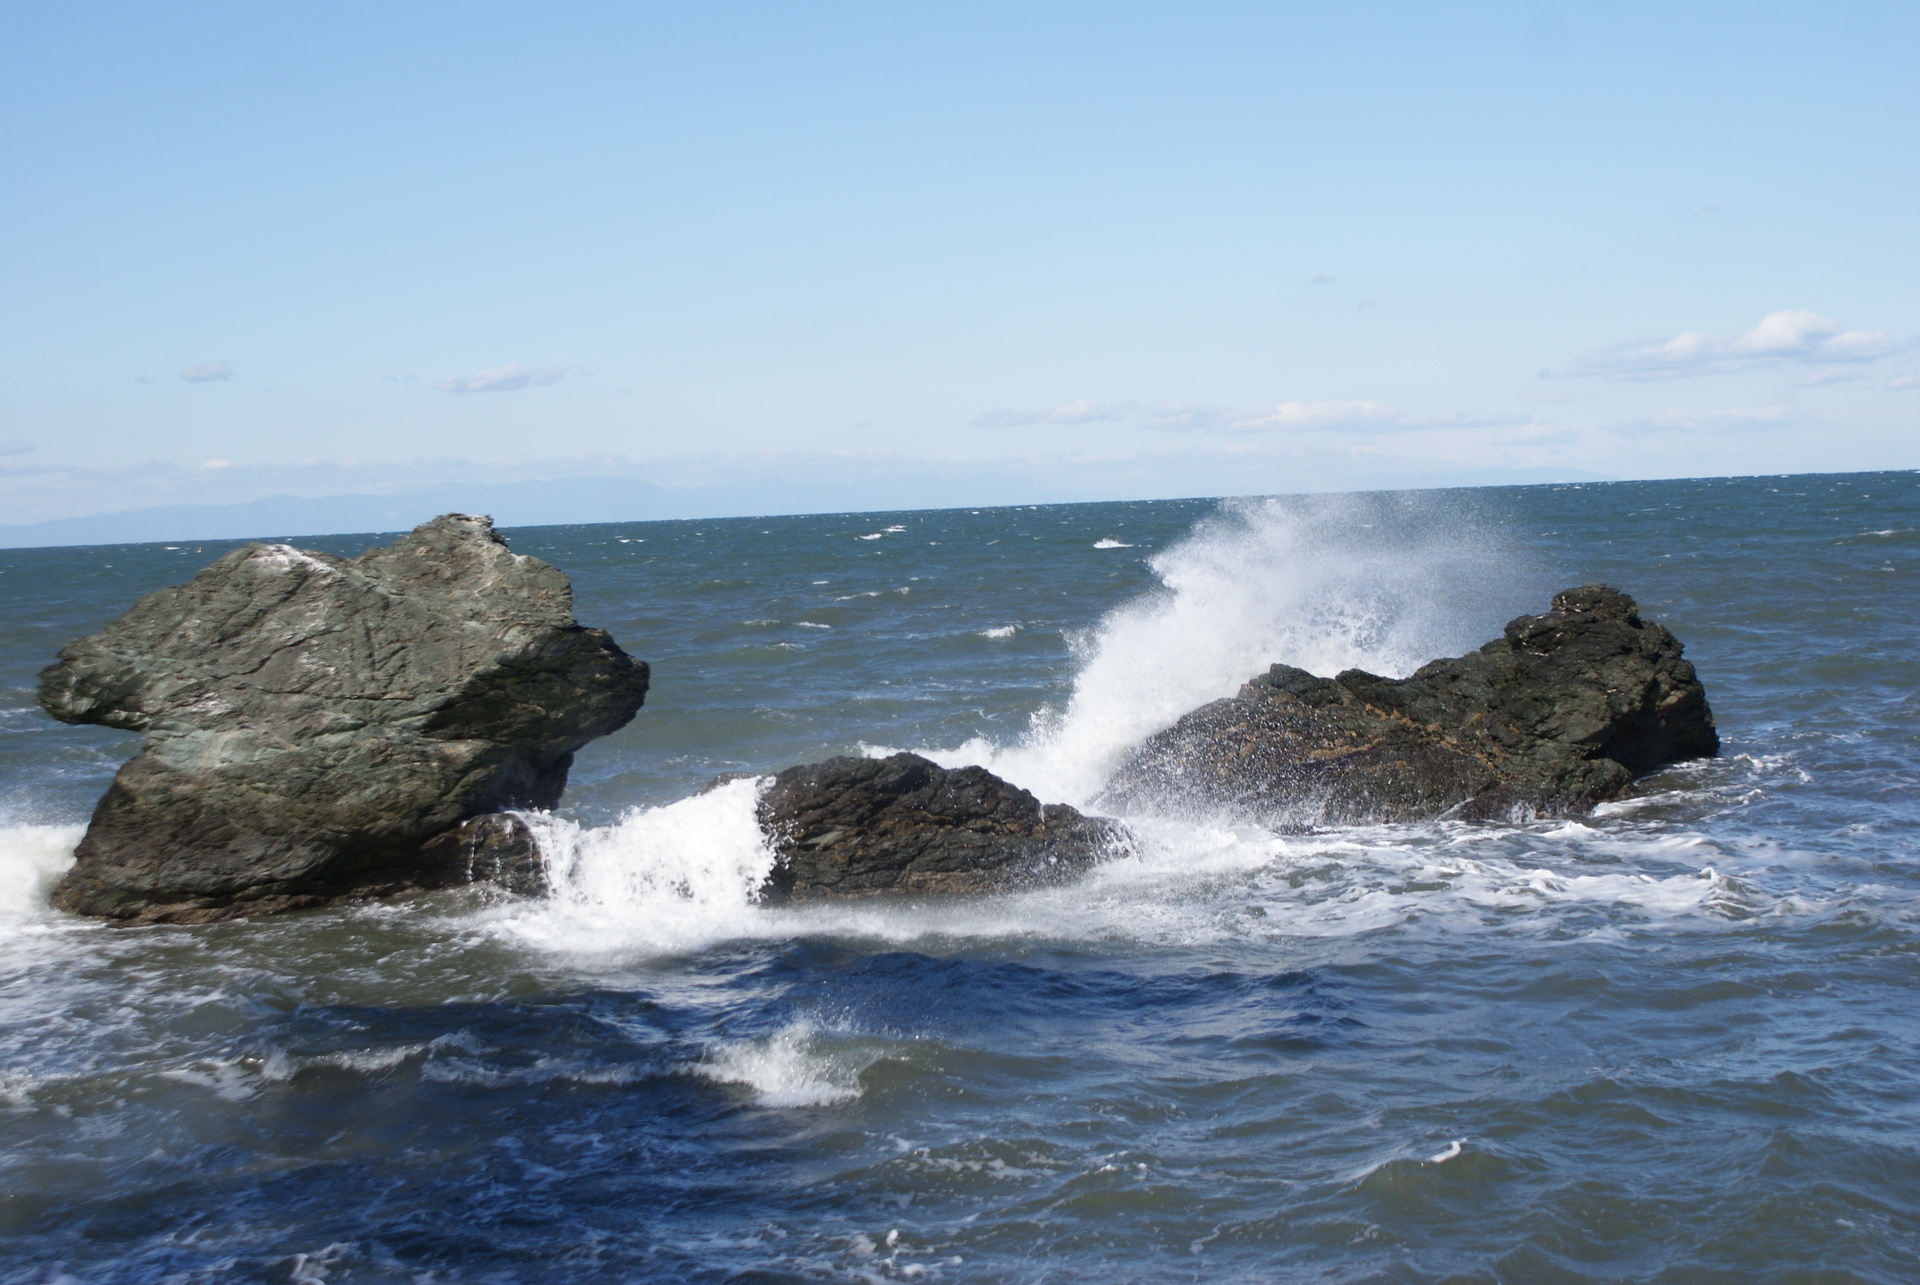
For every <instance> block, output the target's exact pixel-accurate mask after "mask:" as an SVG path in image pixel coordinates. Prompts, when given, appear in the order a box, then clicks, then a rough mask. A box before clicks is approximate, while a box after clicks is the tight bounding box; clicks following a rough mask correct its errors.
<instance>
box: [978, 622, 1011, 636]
mask: <svg viewBox="0 0 1920 1285" xmlns="http://www.w3.org/2000/svg"><path fill="white" fill-rule="evenodd" d="M979 632H980V636H981V637H982V638H1011V637H1013V636H1014V635H1015V634H1017V633H1019V632H1020V626H1019V625H995V626H994V627H993V628H991V629H982V630H980V631H979Z"/></svg>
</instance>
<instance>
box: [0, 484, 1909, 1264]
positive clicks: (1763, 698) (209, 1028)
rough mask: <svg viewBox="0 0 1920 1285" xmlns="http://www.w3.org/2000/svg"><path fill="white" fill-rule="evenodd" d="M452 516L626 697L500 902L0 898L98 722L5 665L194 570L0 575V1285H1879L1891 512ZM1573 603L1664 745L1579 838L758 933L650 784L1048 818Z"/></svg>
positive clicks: (1376, 849)
mask: <svg viewBox="0 0 1920 1285" xmlns="http://www.w3.org/2000/svg"><path fill="white" fill-rule="evenodd" d="M510 534H511V536H512V539H513V543H514V547H515V549H516V550H518V551H520V552H524V553H534V554H538V555H540V556H542V557H545V558H548V559H550V560H552V561H554V562H555V563H557V564H558V565H560V566H561V567H562V568H564V569H565V570H566V571H568V572H569V573H570V574H571V575H572V576H573V578H574V583H575V591H576V605H577V610H578V614H579V615H580V617H581V618H582V619H583V620H585V621H587V622H588V623H591V624H596V625H602V626H605V627H607V628H609V629H611V630H612V632H613V633H614V635H615V636H616V637H617V638H618V639H619V640H620V641H621V642H622V643H623V644H624V645H626V646H627V647H628V648H629V649H630V650H632V651H633V652H635V653H636V654H638V655H641V656H643V657H645V658H647V659H648V660H649V661H651V662H653V664H654V676H655V688H654V693H653V695H652V696H650V698H649V702H648V706H647V708H646V710H645V711H644V712H643V713H642V715H641V716H640V718H639V719H638V720H636V722H635V723H634V724H633V725H632V726H631V727H629V728H627V729H626V730H624V731H623V732H621V733H619V734H618V735H616V736H614V737H610V738H608V739H607V740H606V741H604V742H601V743H598V744H596V745H595V746H594V747H591V748H590V749H589V750H588V751H586V752H585V753H584V754H582V756H581V759H580V765H579V768H578V770H577V772H576V776H575V785H574V787H573V789H572V790H571V791H570V793H569V796H568V800H567V804H566V806H565V808H564V809H563V810H562V813H561V815H560V816H559V817H556V818H555V819H554V820H553V821H552V822H551V823H549V824H548V825H547V826H546V841H547V846H548V855H549V859H550V861H551V863H552V867H553V870H554V872H555V874H556V876H557V877H558V880H559V884H560V887H559V889H558V891H557V892H556V893H555V895H554V896H553V897H552V898H550V899H547V900H544V901H537V902H536V901H523V900H515V899H512V898H506V897H501V896H497V895H492V894H488V893H485V892H482V891H479V890H471V889H470V890H462V891H459V892H455V893H449V894H442V895H437V896H434V897H429V898H423V899H419V900H415V901H411V902H406V903H399V904H393V905H380V906H366V907H359V908H352V909H341V910H331V911H324V912H316V913H309V914H303V915H293V916H285V917H281V918H277V919H268V920H262V921H260V922H255V923H242V922H236V923H226V924H213V925H205V926H199V927H162V928H147V929H132V930H114V929H107V928H103V927H100V926H98V925H95V924H92V923H88V922H83V921H79V920H74V919H71V918H68V917H65V916H61V915H57V914H55V913H53V912H52V911H50V910H48V909H47V908H46V905H45V891H46V888H47V887H48V886H49V884H50V881H51V880H52V879H53V878H55V877H57V875H58V872H59V870H60V869H61V868H62V867H63V865H64V862H65V860H66V854H67V853H68V852H69V851H70V849H71V845H72V843H73V842H74V840H75V838H76V837H77V835H78V829H77V826H78V825H79V823H81V822H82V821H83V820H84V817H85V814H86V811H87V809H88V808H89V807H90V806H91V803H92V801H93V799H94V798H96V797H97V796H98V793H99V792H100V790H101V789H102V788H103V787H104V785H105V782H106V780H107V778H108V777H109V776H110V775H111V773H112V771H113V769H114V767H115V766H116V765H117V763H118V761H119V760H120V759H121V758H122V757H124V756H125V755H126V754H128V753H130V752H131V751H132V749H133V748H134V741H133V738H131V737H127V736H124V735H121V734H117V733H111V732H106V731H102V730H99V729H76V728H66V727H61V726H59V725H57V724H54V723H53V722H51V720H48V719H46V718H45V717H44V716H43V715H40V714H39V713H38V712H37V711H36V710H34V709H33V707H32V702H31V693H30V687H31V682H32V675H33V673H34V671H35V670H36V669H37V668H38V667H39V666H41V665H42V664H44V663H46V662H47V661H48V660H49V659H50V658H51V655H52V653H53V651H54V650H56V649H57V647H58V646H59V645H60V643H62V642H64V641H65V640H66V639H67V638H70V637H73V636H75V635H78V634H81V633H84V632H87V631H90V630H92V629H95V628H98V627H99V626H100V625H102V624H104V623H105V622H106V621H107V620H108V619H110V618H111V617H112V616H114V615H115V614H117V613H118V612H119V611H120V610H123V609H124V608H125V607H126V606H127V605H129V604H130V603H131V602H132V600H133V599H134V598H135V597H137V596H138V595H139V594H140V593H142V592H144V591H146V590H148V589H151V588H153V587H156V586H158V585H160V584H164V583H169V582H175V581H178V580H181V579H184V578H186V576H188V575H189V574H191V572H192V571H193V570H195V569H197V568H198V567H199V566H201V565H204V564H205V563H206V562H208V561H211V560H212V559H213V558H214V557H215V556H217V554H219V553H220V552H223V551H224V550H225V549H226V548H227V547H230V546H228V545H221V544H208V543H202V544H200V545H197V546H195V545H189V546H184V547H177V548H167V547H164V546H158V545H146V546H137V547H115V548H90V549H69V550H33V551H14V552H6V553H0V600H3V601H4V603H5V605H6V608H7V610H6V611H5V612H4V613H0V810H3V812H4V815H3V817H0V820H3V821H4V827H3V828H0V1059H3V1061H0V1140H3V1143H4V1146H3V1148H0V1150H3V1152H4V1154H3V1156H0V1281H7V1282H14V1281H19V1282H27V1281H32V1282H43V1281H44V1282H53V1281H87V1282H94V1281H99V1282H108V1281H162V1280H165V1281H182V1282H186V1281H196V1282H197V1281H208V1282H212V1281H221V1282H225V1281H304V1282H313V1281H321V1280H325V1281H329V1282H340V1281H407V1282H428V1281H433V1282H451V1281H462V1282H464V1281H580V1280H592V1281H599V1280H606V1281H644V1280H674V1281H742V1282H746V1281H753V1282H776V1281H814V1280H828V1281H839V1280H908V1279H917V1280H923V1281H930V1280H946V1281H994V1282H997V1281H1034V1282H1038V1281H1058V1282H1079V1281H1085V1282H1131V1281H1166V1280H1194V1281H1209V1282H1213V1281H1243V1280H1244V1281H1270V1280H1309V1279H1310V1280H1315V1281H1322V1280H1328V1281H1381V1282H1402V1281H1404V1282H1415V1281H1419V1282H1425V1281H1453V1282H1469V1281H1472V1282H1496V1281H1498V1282H1535V1281H1545V1282H1560V1281H1566V1282H1575V1281H1673V1282H1696V1281H1706V1282H1718V1281H1726V1282H1735V1281H1739V1282H1746V1281H1781V1282H1786V1281H1805V1282H1813V1281H1820V1282H1828V1281H1908V1280H1912V1279H1915V1278H1916V1276H1920V1272H1917V1271H1916V1267H1915V1264H1916V1262H1917V1261H1920V1071H1916V1066H1920V1061H1917V1059H1916V1054H1917V1053H1920V1048H1917V1047H1916V1045H1920V1005H1917V1004H1916V1002H1915V996H1916V994H1917V993H1920V991H1917V990H1916V987H1917V986H1920V861H1917V860H1916V859H1917V858H1920V851H1917V850H1916V849H1917V848H1920V842H1917V837H1920V477H1917V476H1915V475H1912V474H1856V475H1848V476H1831V477H1794V478H1776V479H1741V480H1722V481H1689V482H1658V483H1618V484H1607V485H1594V486H1568V487H1538V488H1524V489H1496V490H1481V491H1467V492H1448V493H1427V494H1421V495H1406V496H1376V497H1345V498H1341V497H1333V498H1322V499H1312V500H1308V499H1295V500H1286V501H1255V502H1235V503H1228V504H1225V505H1221V504H1215V503H1212V502H1184V503H1154V504H1132V505H1080V506H1065V507H1046V508H1038V509H1011V510H1010V509H992V510H984V511H981V512H978V513H975V512H971V511H966V510H959V511H945V512H938V513H904V514H891V515H861V516H851V517H825V518H782V519H765V520H741V521H723V522H705V523H700V522H688V523H643V524H632V525H623V526H595V527H572V528H543V529H538V530H527V531H517V532H512V533H510ZM875 537H877V538H875ZM370 542H371V540H370V538H360V539H344V538H343V539H330V540H310V541H303V542H302V543H305V544H308V545H310V546H313V547H320V548H327V549H331V550H334V551H338V552H356V551H358V550H359V549H360V548H362V547H365V545H366V544H368V543H370ZM1590 580H1606V581H1608V582H1610V583H1613V584H1616V585H1619V586H1620V587H1622V588H1625V589H1627V590H1628V591H1629V592H1631V593H1633V594H1635V595H1636V596H1637V597H1638V598H1639V599H1640V601H1641V603H1642V606H1643V609H1644V610H1645V611H1646V613H1647V614H1649V615H1652V616H1654V617H1656V618H1658V619H1660V620H1662V621H1664V622H1665V623H1667V624H1669V625H1670V626H1671V627H1672V628H1673V629H1674V630H1675V632H1676V633H1677V634H1678V635H1679V636H1680V637H1681V638H1682V639H1683V640H1684V641H1685V642H1686V644H1687V648H1688V654H1689V656H1690V657H1691V658H1692V659H1693V660H1694V662H1695V664H1696V665H1697V666H1698V667H1699V670H1700V673H1701V675H1702V677H1703V679H1704V680H1705V682H1706V684H1707V689H1708V693H1709V697H1710V699H1711V700H1712V702H1713V706H1714V710H1715V712H1716V714H1717V716H1718V719H1719V723H1720V730H1721V733H1722V736H1723V739H1724V742H1725V752H1724V755H1723V757H1721V758H1720V759H1718V760H1715V761H1712V762H1708V763H1700V764H1689V765H1684V766H1682V767H1680V768H1677V769H1674V770H1671V771H1669V772H1666V773H1663V774H1662V775H1660V776H1658V777H1655V778H1651V779H1649V780H1647V781H1646V782H1643V783H1642V787H1641V788H1640V789H1639V790H1638V791H1637V792H1636V795H1635V796H1634V797H1633V798H1630V799H1627V800H1623V801H1621V802H1619V803H1615V804H1610V805H1607V806H1605V807H1603V808H1602V809H1601V810H1600V812H1599V813H1598V814H1596V815H1595V816H1593V817H1592V818H1589V819H1587V820H1585V821H1583V822H1577V823H1568V822H1565V821H1554V822H1538V823H1530V824H1509V825H1493V824H1444V825H1443V824H1431V825H1423V826H1395V827H1384V826H1382V827H1357V828H1353V829H1345V830H1333V831H1327V832H1324V833H1319V834H1313V835H1284V836H1282V835H1273V834H1267V833H1263V832H1261V831H1258V830H1254V829H1248V828H1244V827H1241V828H1234V827H1231V826H1228V825H1225V824H1218V825H1212V826H1209V825H1205V824H1194V823H1192V822H1190V821H1187V822H1178V821H1173V820H1168V819H1163V818H1154V817H1136V818H1133V820H1134V822H1135V824H1136V826H1137V828H1138V829H1139V830H1140V832H1141V833H1142V834H1143V836H1144V838H1145V842H1144V847H1143V852H1142V853H1141V855H1140V856H1139V857H1137V858H1133V859H1128V860H1125V861H1119V862H1115V863H1113V864H1111V865H1109V866H1106V867H1103V868H1101V869H1099V870H1097V871H1096V872H1094V873H1093V874H1092V875H1090V876H1089V877H1088V878H1087V879H1085V880H1084V881H1083V882H1081V883H1079V884H1077V885H1074V886H1071V887H1067V888H1061V889H1052V890H1047V891H1042V892H1035V893H1031V894H1023V895H1019V896H1007V897H991V898H976V899H964V900H957V901H927V902H897V903H882V904H860V905H847V906H837V907H836V906H826V907H816V908H810V909H803V910H792V909H788V910H770V909H763V908H760V907H758V906H756V905H754V904H752V902H751V900H750V898H749V896H748V890H749V889H750V888H751V887H752V886H753V883H754V882H755V880H756V879H757V878H758V877H759V875H760V873H762V872H763V871H764V868H765V861H766V860H767V857H766V854H765V852H764V850H763V849H762V848H761V847H760V846H759V844H758V842H757V840H756V837H755V832H754V830H753V827H752V824H751V808H752V791H753V786H752V784H751V783H750V782H743V783H739V784H736V785H733V786H729V787H725V788H723V789H721V790H717V791H714V792H712V793H709V794H705V795H701V796H698V797H690V796H691V795H692V793H693V791H694V790H695V789H697V788H698V787H699V786H700V785H701V784H702V783H703V782H705V781H707V780H708V779H710V778H711V777H712V776H713V775H714V774H715V773H717V772H720V771H727V770H738V769H743V768H744V769H748V770H761V769H771V768H777V767H780V766H784V765H786V764H788V763H793V762H799V761H804V760H807V759H812V758H817V757H821V756H823V755H826V754H829V753H839V752H860V751H862V750H878V749H884V748H892V747H910V748H917V749H921V750H923V751H927V752H930V753H934V754H935V755H936V757H940V758H941V759H943V761H947V762H961V761H979V762H985V763H988V764H989V765H990V766H993V767H994V768H995V769H996V770H998V771H1001V772H1002V773H1004V774H1006V775H1009V776H1011V777H1012V778H1014V779H1016V780H1018V781H1020V782H1021V783H1023V784H1027V785H1029V786H1030V787H1031V788H1033V789H1034V790H1035V791H1036V792H1038V793H1040V794H1042V795H1043V796H1044V797H1046V798H1048V799H1062V800H1066V801H1076V800H1081V799H1085V798H1087V797H1089V796H1090V795H1091V793H1092V792H1093V791H1094V790H1095V789H1097V787H1098V784H1099V781H1100V779H1101V778H1102V776H1103V773H1104V769H1105V767H1106V766H1107V765H1108V764H1110V763H1111V762H1112V761H1113V759H1114V757H1115V756H1117V755H1118V754H1119V753H1120V752H1122V751H1123V750H1124V749H1125V748H1126V746H1127V745H1129V744H1131V743H1133V742H1134V741H1136V740H1137V739H1138V738H1139V737H1141V736H1143V735H1145V734H1147V733H1148V732H1151V731H1152V730H1155V729H1156V728H1157V727H1160V726H1164V725H1165V723H1166V722H1168V721H1170V720H1171V719H1172V718H1173V717H1176V716H1177V715H1178V714H1179V713H1181V712H1183V711H1184V710H1185V709H1186V708H1189V707H1191V706H1192V705H1195V704H1198V703H1200V702H1201V701H1203V700H1206V699H1210V698H1212V697H1213V696H1217V695H1220V694H1223V693H1225V692H1229V691H1231V690H1232V689H1233V688H1234V687H1236V686H1237V685H1238V683H1239V682H1240V681H1241V680H1243V679H1244V678H1246V677H1247V676H1249V675H1250V674H1252V673H1253V672H1255V671H1256V670H1258V669H1260V668H1262V667H1264V666H1265V665H1266V664H1268V663H1270V662H1272V661H1275V660H1287V661H1291V662H1292V663H1296V664H1302V665H1305V666H1306V667H1308V668H1311V669H1315V670H1318V671H1320V672H1331V671H1332V670H1335V669H1338V668H1341V667H1344V666H1345V665H1348V664H1361V665H1364V666H1366V667H1369V668H1373V669H1376V670H1383V671H1390V672H1405V671H1407V670H1410V669H1411V668H1413V667H1414V666H1415V665H1417V664H1418V663H1419V662H1420V661H1422V660H1425V659H1428V658H1430V657H1432V656H1434V655H1439V654H1446V653H1452V652H1458V651H1460V650H1462V649H1464V648H1465V647H1468V646H1472V645H1475V644H1477V643H1478V642H1479V641H1481V640H1483V639H1484V638H1486V637H1490V636H1491V635H1492V633H1493V632H1494V631H1495V630H1497V628H1498V626H1499V624H1500V623H1501V622H1502V621H1504V620H1505V619H1506V618H1508V617H1510V616H1512V615H1515V614H1518V613H1520V612H1522V611H1537V610H1540V609H1542V608H1543V607H1544V605H1545V600H1546V597H1547V595H1548V594H1549V593H1550V592H1551V591H1552V590H1553V589H1556V588H1560V587H1564V586H1566V585H1570V584H1575V583H1580V582H1584V581H1590Z"/></svg>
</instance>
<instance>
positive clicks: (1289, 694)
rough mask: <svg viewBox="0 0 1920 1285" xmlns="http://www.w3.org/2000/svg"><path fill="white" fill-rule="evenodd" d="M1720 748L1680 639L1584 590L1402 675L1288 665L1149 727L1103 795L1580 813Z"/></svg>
mask: <svg viewBox="0 0 1920 1285" xmlns="http://www.w3.org/2000/svg"><path fill="white" fill-rule="evenodd" d="M1718 749H1719V737H1718V736H1717V734H1716V733H1715V731H1714V726H1713V715H1712V712H1711V711H1710V710H1709V708H1708V705H1707V698H1706V691H1705V689H1704V688H1703V687H1702V686H1701V684H1700V680H1699V678H1698V677H1697V676H1696V675H1695V673H1694V670H1693V665H1692V664H1691V663H1690V662H1688V661H1687V660H1685V659H1683V658H1682V656H1681V646H1680V642H1679V640H1678V639H1676V638H1675V637H1674V636H1673V635H1672V634H1671V633H1670V632H1668V631H1667V630H1666V629H1665V628H1663V627H1662V626H1660V625H1658V624H1656V623H1654V622H1652V621H1649V620H1643V619H1642V618H1641V617H1640V614H1639V611H1638V608H1637V607H1636V605H1635V603H1634V601H1633V599H1632V598H1630V597H1628V596H1627V595H1626V594H1623V593H1620V592H1619V591H1617V590H1614V589H1610V588H1608V587H1607V586H1605V585H1585V586H1582V587H1580V588H1577V589H1568V590H1566V591H1564V592H1562V593H1559V594H1556V595H1555V596H1554V599H1553V605H1552V610H1550V611H1548V612H1546V613H1545V614H1542V615H1538V616H1522V617H1520V618H1519V619H1517V620H1514V621H1512V622H1511V623H1509V624H1508V625H1507V627H1506V630H1505V632H1504V633H1503V634H1502V636H1501V637H1499V638H1497V639H1495V640H1494V641H1492V642H1490V643H1488V644H1486V645H1485V646H1484V647H1482V648H1480V650H1478V651H1476V652H1472V653H1469V654H1468V655H1465V656H1460V657H1454V658H1450V659H1445V660H1436V661H1433V662H1431V663H1429V664H1427V665H1424V666H1422V667H1421V668H1420V669H1419V670H1417V671H1416V672H1414V673H1413V674H1412V675H1410V676H1409V677H1407V678H1404V679H1392V678H1382V677H1380V676H1378V675H1376V674H1369V673H1366V672H1364V671H1362V670H1357V669H1353V670H1347V671H1346V672H1344V673H1341V674H1339V675H1336V676H1335V677H1333V678H1321V677H1318V676H1316V675H1314V674H1310V673H1308V672H1306V671H1305V670H1301V669H1295V668H1292V667H1291V666H1287V665H1275V666H1273V667H1272V668H1271V669H1270V670H1269V671H1268V672H1267V673H1265V674H1261V675H1259V676H1258V677H1256V678H1254V679H1253V680H1252V681H1251V682H1248V683H1247V684H1246V685H1245V686H1243V687H1242V688H1241V689H1240V693H1239V694H1238V695H1237V696H1233V697H1230V698H1228V699H1225V700H1219V701H1215V702H1213V703H1212V704H1210V705H1205V706H1202V707H1201V708H1200V709H1197V710H1195V711H1194V712H1192V713H1191V714H1188V715H1186V716H1185V717H1184V718H1182V719H1181V720H1180V721H1179V722H1177V723H1175V724H1174V725H1173V726H1172V727H1170V728H1168V729H1167V730H1166V731H1164V732H1161V733H1159V734H1157V735H1155V736H1153V737H1151V738H1149V739H1148V740H1147V741H1146V742H1144V743H1143V744H1142V745H1141V746H1140V747H1139V748H1138V749H1137V750H1136V751H1135V752H1134V753H1133V754H1132V755H1130V756H1129V757H1128V759H1127V760H1126V761H1125V762H1123V763H1122V764H1121V766H1120V768H1119V769H1118V770H1117V771H1116V772H1115V773H1114V775H1113V777H1112V780H1111V782H1110V783H1109V785H1108V787H1107V789H1106V791H1105V793H1104V794H1103V795H1102V797H1101V799H1100V800H1099V801H1100V803H1101V804H1102V805H1103V806H1109V807H1114V808H1117V809H1121V810H1128V809H1146V810H1161V811H1183V810H1205V811H1227V812H1230V813H1237V814H1239V815H1242V816H1245V817H1248V818H1250V819H1256V820H1260V821H1263V822H1266V823H1268V824H1278V825H1282V826H1289V825H1291V826H1308V825H1314V824H1320V823H1327V824H1342V823H1353V822H1363V821H1371V820H1379V821H1400V820H1414V819H1419V818H1426V817H1434V816H1441V815H1452V816H1457V817H1462V818H1491V817H1500V816H1508V815H1513V814H1515V813H1516V812H1518V813H1522V814H1524V813H1526V812H1529V811H1531V812H1534V813H1538V814H1575V813H1579V812H1583V811H1585V810H1587V809H1589V808H1591V807H1592V806H1593V805H1594V804H1595V803H1598V802H1601V801H1603V800H1606V799H1610V798H1613V797H1616V796H1617V795H1619V794H1620V793H1621V791H1623V790H1624V789H1625V788H1626V787H1627V786H1628V785H1629V784H1631V783H1632V782H1633V781H1634V779H1635V778H1637V777H1640V776H1643V775H1645V774H1647V773H1649V772H1652V771H1654V770H1656V769H1658V768H1661V767H1664V766H1667V765H1669V764H1673V763H1677V762H1681V761H1684V760H1687V759H1693V758H1701V757H1706V756H1709V755H1712V754H1714V753H1716V752H1717V751H1718Z"/></svg>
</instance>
